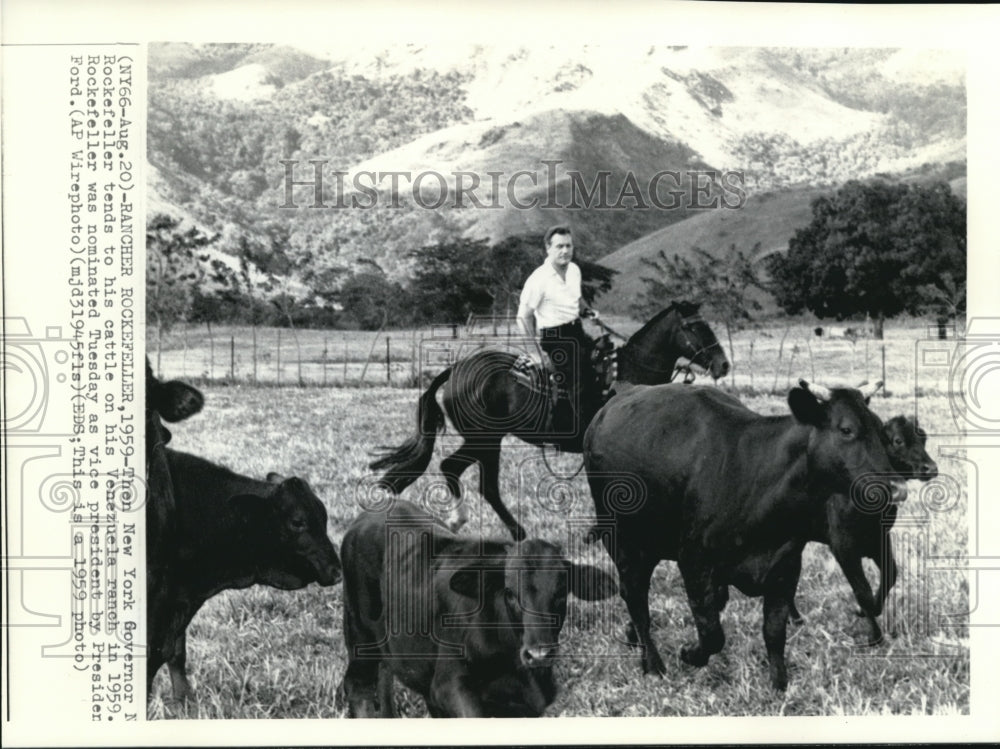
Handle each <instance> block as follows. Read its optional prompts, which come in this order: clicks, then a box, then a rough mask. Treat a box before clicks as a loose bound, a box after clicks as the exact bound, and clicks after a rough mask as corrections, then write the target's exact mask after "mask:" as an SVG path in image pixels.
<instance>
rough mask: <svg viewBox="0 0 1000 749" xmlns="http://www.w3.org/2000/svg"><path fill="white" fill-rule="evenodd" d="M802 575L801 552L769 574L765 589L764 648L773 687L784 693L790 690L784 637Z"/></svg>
mask: <svg viewBox="0 0 1000 749" xmlns="http://www.w3.org/2000/svg"><path fill="white" fill-rule="evenodd" d="M801 572H802V548H801V547H798V548H797V549H793V550H791V551H789V552H787V553H786V554H785V555H784V556H783V558H781V559H780V560H779V561H778V562H777V563H776V564H775V565H774V567H773V568H772V569H771V571H770V572H769V573H768V578H767V581H766V583H765V589H764V645H765V646H766V647H767V665H768V670H769V671H770V676H771V686H773V687H774V688H775V689H778V690H784V689H785V688H786V687H787V686H788V672H787V669H786V667H785V635H786V630H787V627H788V613H789V609H790V608H791V606H792V603H791V602H792V601H793V600H794V598H795V587H796V586H797V585H798V582H799V575H800V574H801Z"/></svg>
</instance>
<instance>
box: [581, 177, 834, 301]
mask: <svg viewBox="0 0 1000 749" xmlns="http://www.w3.org/2000/svg"><path fill="white" fill-rule="evenodd" d="M824 192H826V190H823V189H820V188H804V189H798V190H789V191H786V192H778V193H765V194H762V195H754V196H751V197H750V198H748V200H747V203H746V205H745V206H744V207H743V208H742V209H741V210H732V211H731V210H721V209H720V210H715V211H706V212H704V213H702V214H701V215H698V216H694V217H692V218H690V219H688V220H687V221H684V222H682V223H679V224H674V225H672V226H668V227H665V228H663V229H660V230H659V231H656V232H653V233H652V234H648V235H646V236H644V237H642V238H641V239H638V240H636V241H635V242H630V243H629V244H627V245H625V246H624V247H622V248H620V249H618V250H617V251H615V252H613V253H611V254H609V255H606V256H604V257H603V258H601V261H600V262H601V264H602V265H606V266H607V267H609V268H613V269H614V270H616V271H618V275H617V276H616V277H615V282H614V288H613V290H612V292H611V293H609V294H607V295H605V297H604V298H603V299H601V300H600V301H599V305H600V306H602V307H603V308H606V309H608V310H609V311H612V312H622V313H624V312H626V311H627V310H628V307H629V305H630V304H632V302H633V301H634V300H635V299H637V298H638V297H639V296H640V295H641V294H642V293H643V292H644V291H645V289H646V286H645V284H644V283H643V282H642V277H643V276H644V275H648V274H649V273H650V270H649V268H648V267H647V266H646V265H645V264H644V263H643V259H644V258H645V259H654V258H655V257H656V256H657V253H658V252H659V251H660V250H663V251H664V252H665V253H666V254H667V255H668V256H672V255H674V254H679V255H681V256H683V257H689V256H691V255H692V254H693V252H692V251H693V250H694V249H695V248H698V249H701V250H704V251H705V252H708V253H710V254H712V255H714V256H716V257H724V256H726V255H728V254H729V252H730V249H731V248H732V247H734V246H735V248H736V249H737V250H739V251H741V252H745V253H749V252H750V251H751V250H752V249H753V247H754V246H755V245H756V244H757V243H758V242H759V243H760V252H759V253H757V255H756V258H757V259H760V258H763V257H766V256H767V255H769V254H771V253H773V252H782V251H784V250H786V249H787V248H788V240H789V239H790V238H791V236H792V234H794V233H795V231H796V230H797V229H799V228H801V227H803V226H805V225H806V224H808V223H809V220H810V218H811V216H812V211H811V204H812V201H813V200H814V199H815V198H817V197H818V196H820V195H822V194H823V193H824Z"/></svg>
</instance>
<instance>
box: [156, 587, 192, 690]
mask: <svg viewBox="0 0 1000 749" xmlns="http://www.w3.org/2000/svg"><path fill="white" fill-rule="evenodd" d="M201 603H202V602H200V601H198V602H194V603H192V602H190V601H178V602H177V603H176V609H175V611H174V612H173V614H172V615H171V617H170V622H169V624H168V625H167V627H166V631H165V632H164V636H163V643H164V645H163V659H164V661H166V664H167V668H168V669H169V671H170V684H171V688H172V690H173V698H174V699H175V700H177V701H181V702H182V701H184V700H188V699H192V698H194V689H192V688H191V683H190V682H189V681H188V678H187V628H188V625H189V624H190V623H191V620H192V619H194V615H195V614H196V613H198V609H200V608H201Z"/></svg>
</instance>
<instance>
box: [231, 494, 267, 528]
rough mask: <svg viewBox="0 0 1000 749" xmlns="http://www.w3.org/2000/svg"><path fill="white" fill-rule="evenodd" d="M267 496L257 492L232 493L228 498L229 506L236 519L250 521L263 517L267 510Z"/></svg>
mask: <svg viewBox="0 0 1000 749" xmlns="http://www.w3.org/2000/svg"><path fill="white" fill-rule="evenodd" d="M268 507H269V501H268V498H267V497H262V496H260V495H259V494H234V495H233V496H232V497H230V498H229V508H230V510H232V512H233V514H234V515H235V516H236V518H237V519H238V520H242V521H244V522H252V521H253V520H255V519H257V518H262V517H264V516H265V515H266V514H267V512H268Z"/></svg>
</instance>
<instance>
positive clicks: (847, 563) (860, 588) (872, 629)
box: [833, 545, 882, 645]
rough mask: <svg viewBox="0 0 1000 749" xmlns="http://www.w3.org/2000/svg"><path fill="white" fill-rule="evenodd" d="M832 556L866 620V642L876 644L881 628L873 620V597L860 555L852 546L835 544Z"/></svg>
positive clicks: (878, 641) (874, 613)
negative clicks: (846, 546) (867, 631)
mask: <svg viewBox="0 0 1000 749" xmlns="http://www.w3.org/2000/svg"><path fill="white" fill-rule="evenodd" d="M833 556H834V557H835V558H836V560H837V563H838V564H840V569H841V570H843V572H844V577H846V578H847V582H848V583H850V585H851V590H852V591H854V598H855V599H856V600H857V602H858V605H859V606H860V607H861V613H862V615H863V616H864V617H865V618H866V619H867V620H868V629H869V639H868V644H869V645H878V644H879V643H880V642H881V641H882V629H881V628H880V627H879V625H878V622H877V621H875V617H876V616H878V614H877V613H876V611H875V597H874V596H873V595H872V588H871V585H869V584H868V578H866V577H865V570H864V567H862V565H861V555H860V554H858V553H857V552H856V551H855V549H853V548H846V549H845V548H842V547H841V546H839V545H837V546H834V547H833Z"/></svg>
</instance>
